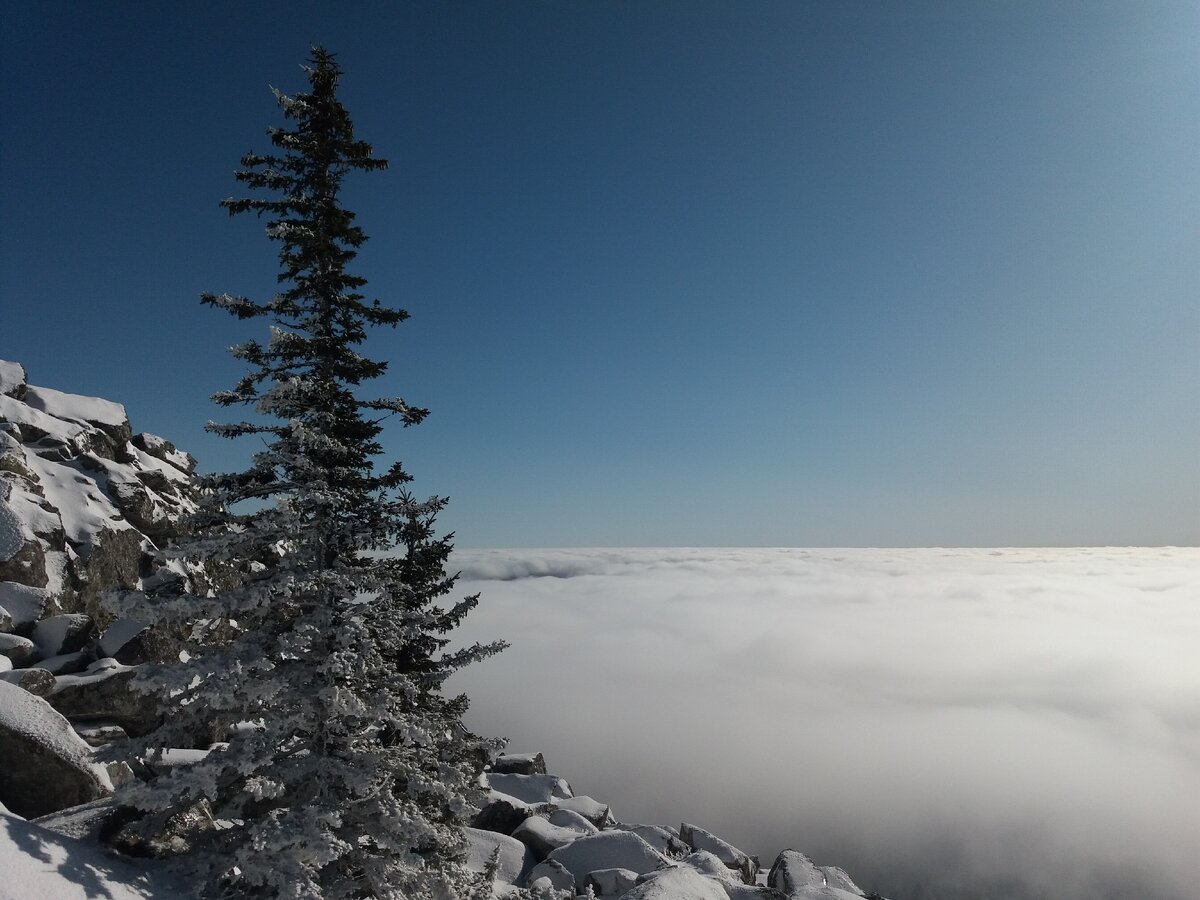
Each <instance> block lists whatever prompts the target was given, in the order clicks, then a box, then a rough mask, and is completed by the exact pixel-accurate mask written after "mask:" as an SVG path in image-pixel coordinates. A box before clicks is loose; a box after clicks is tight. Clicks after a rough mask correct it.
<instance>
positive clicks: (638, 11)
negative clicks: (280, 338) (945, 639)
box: [0, 0, 1200, 547]
mask: <svg viewBox="0 0 1200 900" xmlns="http://www.w3.org/2000/svg"><path fill="white" fill-rule="evenodd" d="M1198 32H1200V7H1197V5H1196V4H1194V3H1190V2H1178V3H1172V2H1143V3H1128V2H1121V3H1112V2H1046V0H1039V2H1005V3H999V2H995V3H993V2H985V3H939V2H920V0H916V2H909V3H903V4H901V3H883V2H878V3H868V2H854V0H851V2H808V3H805V2H789V3H783V2H760V3H755V4H741V3H732V2H729V3H715V2H698V0H686V2H653V3H630V2H613V3H583V2H564V3H534V2H524V3H503V4H502V3H482V2H480V3H474V2H455V3H433V2H429V3H402V4H386V5H385V4H366V3H345V4H339V5H338V6H337V8H336V10H335V9H334V8H333V7H331V6H329V5H327V4H315V3H254V4H242V3H222V2H213V3H206V4H200V5H197V4H190V5H188V6H187V7H186V8H185V7H180V6H178V5H175V4H147V3H123V4H93V3H39V4H10V5H9V7H8V8H7V9H6V11H5V27H4V29H3V34H2V35H0V51H2V52H0V68H2V71H0V75H2V76H3V77H2V79H0V91H2V92H3V93H2V95H0V97H2V99H0V176H2V177H0V358H8V359H15V360H17V361H20V362H22V363H23V364H24V365H25V366H26V367H27V369H28V370H29V373H30V380H31V382H32V383H35V384H40V385H44V386H48V387H54V388H59V389H62V390H67V391H71V392H75V393H84V394H93V395H98V396H103V397H107V398H109V399H113V400H118V401H120V402H122V403H124V404H125V405H126V407H127V409H128V410H129V413H130V417H131V420H132V422H133V425H134V428H135V429H136V430H145V431H151V432H154V433H158V434H162V435H165V436H167V437H168V438H170V439H172V440H174V441H175V442H176V443H177V444H178V445H180V446H181V447H183V448H185V449H188V450H190V451H192V452H193V453H195V454H196V455H197V456H198V457H199V458H200V460H201V467H202V469H204V470H206V471H216V470H231V469H237V468H239V467H241V466H242V465H243V464H244V463H245V462H246V461H247V459H248V457H249V455H250V453H251V452H252V450H253V448H252V447H250V446H248V445H247V444H245V443H241V444H239V443H237V442H232V443H231V442H226V441H222V440H220V439H218V438H216V437H213V436H210V435H207V434H205V433H204V431H203V425H204V423H205V422H206V421H207V420H208V419H210V418H218V417H220V415H221V411H220V410H219V409H218V408H216V407H215V406H213V405H212V404H211V403H210V402H209V400H208V397H209V396H210V395H211V394H212V393H214V392H215V391H218V390H223V389H226V388H229V387H231V386H232V384H233V382H234V381H235V380H236V378H237V377H238V375H239V374H240V372H241V369H240V367H239V364H238V363H236V361H234V360H232V359H231V358H229V357H228V355H227V353H226V352H225V348H227V347H228V346H229V345H231V344H233V343H236V342H239V341H242V340H246V339H249V338H253V337H261V336H262V334H261V333H259V330H260V326H261V323H257V322H250V323H238V322H237V321H235V320H233V319H231V318H229V317H226V316H223V315H222V314H221V313H219V312H216V311H214V310H210V309H207V308H202V307H201V306H200V304H199V300H198V297H199V294H200V293H201V292H202V291H214V292H218V293H219V292H223V291H228V292H230V293H234V294H245V295H249V296H252V297H256V298H259V299H262V298H265V297H268V296H270V294H271V293H272V292H273V290H274V287H275V285H274V275H275V272H276V271H277V269H276V258H275V253H276V249H275V247H274V245H272V244H271V243H270V242H269V241H268V240H267V239H266V237H265V236H264V234H263V231H262V226H261V223H259V222H257V221H255V220H254V219H253V218H252V217H245V216H243V217H238V218H235V219H230V218H229V217H228V216H227V215H226V213H225V212H224V211H222V210H221V209H220V208H219V207H218V205H217V204H218V202H219V200H221V199H222V198H225V197H228V196H230V195H233V194H235V193H236V192H237V191H238V190H239V186H238V185H237V184H236V182H235V181H234V179H233V171H234V169H235V168H236V167H237V162H238V159H239V158H240V156H241V155H242V154H243V153H246V152H248V151H250V150H263V149H266V148H267V141H266V137H265V131H266V128H267V127H268V126H271V125H275V124H279V123H280V117H279V115H278V112H277V109H276V107H275V104H274V100H273V98H272V96H271V94H270V90H269V87H270V86H272V85H274V86H276V87H278V88H280V89H282V90H284V91H293V92H294V91H297V90H302V89H303V88H304V86H305V83H304V80H303V74H302V72H301V71H300V69H299V64H300V63H301V62H303V60H304V59H305V57H306V55H307V51H308V47H309V46H310V45H311V44H313V43H323V44H325V45H326V46H328V47H329V48H330V49H332V50H335V51H337V52H338V53H339V54H340V57H339V58H340V60H341V63H342V65H343V68H344V69H345V71H346V75H345V78H344V80H343V89H342V92H341V96H342V99H343V101H344V103H345V104H346V106H347V107H348V108H349V110H350V112H351V114H352V116H353V117H354V120H355V123H356V126H357V132H358V135H359V136H360V137H362V138H364V139H366V140H368V141H369V142H371V143H372V144H373V145H374V147H375V149H376V153H377V155H379V156H381V157H384V158H387V159H389V160H390V162H391V165H390V168H389V169H388V170H387V171H385V172H383V173H370V174H359V175H357V177H354V178H352V179H351V180H349V181H348V182H347V184H346V187H345V192H344V194H343V198H344V201H345V203H346V205H347V206H348V207H350V208H351V209H353V210H355V211H356V212H357V213H358V215H359V223H360V224H361V225H362V226H363V228H364V229H365V230H366V232H367V234H368V235H370V236H371V240H370V241H369V242H368V243H367V244H366V245H365V246H364V247H363V248H362V251H361V254H360V256H359V259H358V260H357V261H356V264H357V265H356V271H357V272H358V273H359V274H361V275H363V276H364V277H366V278H367V279H368V280H369V289H368V290H369V292H370V294H371V296H377V297H379V298H380V299H381V300H383V301H384V302H387V303H391V304H395V305H399V306H402V307H404V308H406V309H408V310H409V311H410V312H411V313H412V316H413V317H412V319H411V320H410V321H409V322H407V323H406V324H404V325H403V326H401V328H400V329H399V330H397V331H396V332H388V333H386V334H382V335H379V336H377V337H375V338H373V339H372V340H371V342H370V343H369V345H368V347H367V351H368V352H369V353H371V354H372V355H375V356H378V357H381V358H385V359H387V360H388V361H389V362H390V369H389V372H388V375H387V377H386V378H385V379H383V380H381V381H380V382H377V383H376V384H377V385H378V387H377V391H378V393H379V394H380V395H400V396H403V397H405V398H406V399H407V400H408V401H410V402H412V403H416V404H418V405H421V406H426V407H429V408H430V409H431V410H432V415H431V416H430V418H429V419H428V420H427V421H426V422H425V423H423V424H422V425H421V426H419V427H418V428H414V429H407V430H399V429H396V430H389V431H388V432H387V433H386V434H385V443H386V447H387V459H388V460H389V461H390V460H391V459H402V460H403V461H404V462H405V464H406V465H407V467H408V468H409V470H410V471H411V472H412V474H413V475H414V476H415V477H416V482H415V488H416V490H417V491H418V492H422V493H437V494H442V495H449V496H450V497H451V504H450V506H449V508H448V509H447V511H446V513H445V514H444V516H443V519H442V524H443V525H444V527H446V528H447V529H451V530H453V531H455V532H456V535H457V542H458V544H459V545H460V546H463V547H536V546H684V545H701V546H704V545H713V546H741V545H757V546H923V545H942V546H975V545H978V546H1025V545H1028V546H1047V545H1049V546H1053V545H1065V546H1073V545H1163V544H1174V545H1195V544H1196V543H1197V542H1200V453H1198V452H1197V450H1198V449H1200V303H1198V302H1197V298H1198V296H1200V295H1198V290H1197V289H1198V288H1200V252H1198V251H1200V167H1198V166H1197V162H1196V153H1195V148H1196V147H1197V146H1200V54H1198V53H1197V52H1196V46H1197V39H1198V38H1200V33H1198Z"/></svg>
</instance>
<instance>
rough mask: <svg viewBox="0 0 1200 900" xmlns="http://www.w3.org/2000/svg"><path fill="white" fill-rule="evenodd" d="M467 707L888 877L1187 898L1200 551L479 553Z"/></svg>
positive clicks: (1056, 893)
mask: <svg viewBox="0 0 1200 900" xmlns="http://www.w3.org/2000/svg"><path fill="white" fill-rule="evenodd" d="M452 565H453V566H455V567H458V568H461V569H462V570H463V572H464V581H463V582H462V583H461V585H460V587H461V589H462V591H463V592H464V593H473V592H475V591H481V592H482V593H483V602H482V603H481V605H480V607H479V609H478V610H477V611H476V612H475V613H474V614H473V615H472V616H471V617H469V619H468V624H467V626H466V628H465V631H464V632H463V634H462V637H463V638H464V639H465V640H471V639H475V638H482V637H487V638H494V637H501V638H505V639H507V640H509V641H510V642H511V643H512V645H513V646H512V649H511V650H509V651H508V652H507V653H505V654H502V655H501V656H500V657H498V658H496V659H494V660H491V661H488V662H486V663H483V664H481V665H479V666H476V667H474V668H472V669H469V670H467V671H466V672H464V673H463V674H462V675H460V676H457V677H456V679H455V681H454V682H453V683H452V684H451V685H450V688H451V689H452V690H463V691H466V692H467V693H468V694H470V696H471V697H472V700H473V712H472V713H471V714H469V715H468V724H470V725H472V726H473V727H475V728H476V729H477V730H480V731H482V732H485V733H500V734H505V735H507V736H509V737H510V738H512V739H513V742H514V743H513V746H514V747H516V748H517V749H523V748H530V749H532V748H536V749H540V750H544V751H545V752H546V755H547V756H548V757H549V758H552V759H554V760H560V761H569V764H568V765H569V768H570V770H571V772H572V773H573V774H574V775H575V776H576V778H575V781H573V784H574V785H575V787H576V789H577V790H581V791H585V792H587V793H590V794H592V795H593V796H602V797H604V798H605V799H606V801H607V802H609V803H611V804H612V807H613V810H614V812H615V813H616V814H617V815H619V816H620V817H621V818H622V819H624V820H626V821H658V820H659V819H660V818H662V816H663V815H664V814H673V815H676V816H679V817H682V818H683V819H687V820H693V821H701V822H704V823H706V824H707V825H709V826H711V827H712V828H714V829H715V830H717V831H718V832H719V833H720V834H722V835H724V836H726V837H727V838H729V839H730V840H731V841H733V842H735V843H736V844H737V845H738V846H740V847H743V848H744V849H746V850H748V851H751V852H758V853H760V854H761V855H762V856H763V858H764V859H771V858H773V855H774V854H775V852H776V851H778V850H779V849H781V848H782V847H784V846H796V847H801V848H803V849H804V850H805V851H806V852H808V853H809V854H810V855H813V856H814V857H821V858H824V859H831V860H836V861H837V863H838V864H839V865H841V866H843V867H844V868H846V869H847V870H849V871H851V872H853V873H854V875H855V877H856V878H857V879H858V880H859V881H860V883H864V884H870V885H872V886H873V887H875V889H877V890H881V891H883V892H884V893H885V894H888V895H889V896H894V897H896V898H903V897H906V896H920V897H922V898H935V897H944V898H955V900H969V898H972V897H985V896H986V897H1007V898H1033V897H1054V898H1056V900H1075V898H1084V897H1087V898H1091V900H1094V898H1112V900H1116V898H1131V897H1138V898H1140V900H1160V898H1171V900H1185V898H1187V900H1190V898H1194V897H1195V896H1197V890H1198V888H1197V885H1200V855H1197V854H1196V853H1195V848H1196V847H1198V846H1200V804H1197V803H1196V802H1195V798H1196V797H1200V714H1198V713H1197V710H1200V653H1197V647H1200V550H1197V549H1157V548H1151V549H1140V548H1131V549H1103V548H1102V549H1069V550H1047V549H1031V550H990V549H988V550H954V549H951V550H939V549H913V550H823V549H822V550H786V549H784V550H774V549H748V550H644V549H639V550H595V551H583V550H580V551H576V550H551V551H533V550H517V551H495V550H489V551H460V552H458V553H457V554H456V555H455V557H454V559H453V560H452Z"/></svg>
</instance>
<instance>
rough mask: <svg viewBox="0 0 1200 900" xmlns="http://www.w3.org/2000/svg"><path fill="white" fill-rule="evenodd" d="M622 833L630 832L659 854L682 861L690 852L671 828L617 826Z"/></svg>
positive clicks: (661, 826)
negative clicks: (638, 836)
mask: <svg viewBox="0 0 1200 900" xmlns="http://www.w3.org/2000/svg"><path fill="white" fill-rule="evenodd" d="M616 827H617V828H620V829H622V830H624V831H632V832H633V833H634V834H636V835H640V836H641V837H642V839H643V840H645V842H646V843H647V844H649V845H650V846H651V847H653V848H654V849H655V850H657V851H658V852H659V853H662V854H663V855H665V856H670V857H673V858H675V859H682V858H683V857H685V856H687V855H688V854H689V853H691V852H692V848H691V847H689V846H688V845H687V844H685V843H684V842H683V841H682V840H680V838H679V835H678V833H677V832H676V831H675V830H674V829H673V828H667V827H665V826H663V825H617V826H616Z"/></svg>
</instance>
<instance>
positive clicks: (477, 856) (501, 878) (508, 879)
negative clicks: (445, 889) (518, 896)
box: [463, 828, 534, 885]
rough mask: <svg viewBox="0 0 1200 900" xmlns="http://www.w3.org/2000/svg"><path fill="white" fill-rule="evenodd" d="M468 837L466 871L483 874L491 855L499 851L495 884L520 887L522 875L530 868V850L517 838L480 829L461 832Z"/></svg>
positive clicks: (531, 861)
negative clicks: (518, 885)
mask: <svg viewBox="0 0 1200 900" xmlns="http://www.w3.org/2000/svg"><path fill="white" fill-rule="evenodd" d="M463 830H464V831H465V832H466V836H467V845H468V850H467V861H466V865H467V868H468V869H470V870H471V871H472V872H483V871H486V869H487V865H488V863H489V862H490V861H491V858H492V855H493V854H494V853H495V852H496V851H497V850H499V851H500V855H499V858H498V859H497V863H498V867H497V869H496V875H495V880H496V881H497V882H500V883H502V884H511V885H516V884H520V883H521V880H522V879H523V878H524V877H525V873H526V872H528V871H529V870H530V869H532V868H533V862H534V861H533V857H532V856H531V855H530V853H529V848H527V847H526V846H525V845H524V844H522V843H521V842H520V841H518V840H517V839H516V838H511V837H508V836H507V835H503V834H496V833H495V832H494V831H484V830H482V829H479V828H466V829H463Z"/></svg>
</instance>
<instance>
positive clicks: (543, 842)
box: [512, 816, 582, 860]
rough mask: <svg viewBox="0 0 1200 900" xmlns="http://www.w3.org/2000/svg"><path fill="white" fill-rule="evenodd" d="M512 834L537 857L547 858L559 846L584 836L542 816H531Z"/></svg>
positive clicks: (539, 858) (540, 858)
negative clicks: (554, 823)
mask: <svg viewBox="0 0 1200 900" xmlns="http://www.w3.org/2000/svg"><path fill="white" fill-rule="evenodd" d="M512 836H513V837H515V838H516V839H517V840H518V841H520V842H521V843H522V844H524V845H525V846H526V847H528V848H529V850H530V852H531V853H533V856H534V858H535V859H538V860H542V859H545V858H546V857H547V856H549V855H550V853H551V852H552V851H554V850H557V849H558V848H559V847H565V846H566V845H567V844H569V843H571V842H572V841H574V840H576V839H577V838H579V837H582V835H581V833H580V832H578V831H575V830H574V829H572V828H563V827H560V826H558V825H553V824H551V823H550V821H549V820H548V819H546V818H544V817H542V816H530V817H529V818H528V819H526V820H525V821H524V822H522V823H521V824H520V825H518V826H517V827H516V829H515V830H514V831H513V833H512Z"/></svg>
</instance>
